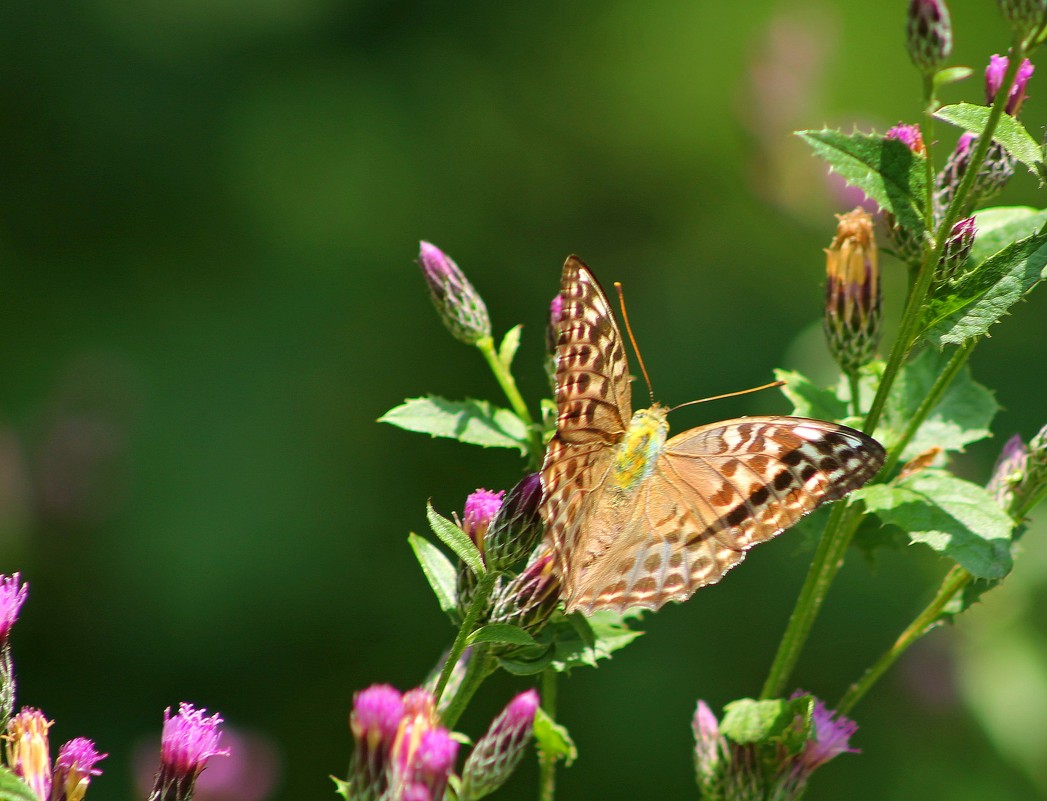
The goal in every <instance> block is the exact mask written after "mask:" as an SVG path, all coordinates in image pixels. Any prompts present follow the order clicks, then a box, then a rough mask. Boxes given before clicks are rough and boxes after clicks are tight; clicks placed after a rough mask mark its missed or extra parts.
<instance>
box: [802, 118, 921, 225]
mask: <svg viewBox="0 0 1047 801" xmlns="http://www.w3.org/2000/svg"><path fill="white" fill-rule="evenodd" d="M796 133H797V136H799V137H800V138H801V139H803V140H804V141H805V142H807V144H809V145H810V146H811V148H812V149H813V150H814V152H815V153H816V154H817V155H819V156H821V157H822V158H823V159H825V160H826V161H827V162H829V166H830V167H831V168H832V169H833V170H835V171H836V172H838V173H839V174H840V175H841V176H842V177H843V179H844V180H846V181H847V183H849V184H850V185H851V186H856V187H858V188H859V189H861V190H862V191H863V192H865V194H867V195H868V196H869V197H871V198H872V199H873V200H875V201H876V202H877V203H879V204H880V207H881V208H882V209H884V210H886V211H889V212H891V213H892V214H894V216H895V217H896V218H897V220H898V222H899V223H901V224H902V225H903V226H905V227H906V228H908V229H910V230H911V231H914V232H916V233H922V232H923V231H924V221H923V198H924V197H926V195H927V177H926V174H925V167H924V157H923V156H921V155H918V154H916V153H913V152H912V151H911V150H909V148H908V147H907V146H906V145H905V143H904V142H900V141H898V140H896V139H885V138H884V137H883V136H882V135H880V134H862V133H853V134H845V133H842V132H841V131H836V130H832V129H828V128H826V129H822V130H820V131H797V132H796Z"/></svg>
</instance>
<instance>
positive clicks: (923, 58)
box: [906, 0, 952, 74]
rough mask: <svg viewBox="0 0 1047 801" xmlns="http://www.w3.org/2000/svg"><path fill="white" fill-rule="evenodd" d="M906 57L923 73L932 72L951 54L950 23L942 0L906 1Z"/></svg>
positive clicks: (947, 11)
mask: <svg viewBox="0 0 1047 801" xmlns="http://www.w3.org/2000/svg"><path fill="white" fill-rule="evenodd" d="M906 44H907V45H908V48H909V58H911V59H912V63H913V64H915V65H916V67H917V68H918V69H919V70H920V71H921V72H923V73H925V74H926V73H931V72H936V71H937V70H939V69H940V68H941V66H942V65H943V64H944V63H945V60H946V59H947V58H948V57H949V54H950V53H952V22H951V21H950V20H949V9H948V8H947V7H946V5H945V0H909V17H908V24H907V26H906Z"/></svg>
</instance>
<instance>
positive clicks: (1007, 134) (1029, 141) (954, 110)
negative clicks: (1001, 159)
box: [934, 103, 1047, 180]
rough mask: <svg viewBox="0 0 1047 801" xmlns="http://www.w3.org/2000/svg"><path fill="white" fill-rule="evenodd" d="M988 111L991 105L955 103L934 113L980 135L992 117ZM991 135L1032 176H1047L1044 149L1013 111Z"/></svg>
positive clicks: (997, 125)
mask: <svg viewBox="0 0 1047 801" xmlns="http://www.w3.org/2000/svg"><path fill="white" fill-rule="evenodd" d="M989 111H990V109H989V107H988V106H977V105H974V104H973V103H956V104H955V105H952V106H943V107H942V108H940V109H938V110H937V111H936V112H934V116H935V117H937V118H938V119H940V120H945V122H949V123H952V124H953V125H956V126H958V127H960V128H963V129H964V130H965V131H970V132H971V133H973V134H975V135H977V134H980V133H981V132H982V131H983V130H985V123H986V122H987V121H988V120H989ZM992 138H993V141H996V142H999V143H1000V144H1001V145H1003V146H1004V147H1005V148H1006V149H1007V152H1008V153H1010V154H1011V155H1012V156H1014V157H1015V158H1016V159H1018V161H1020V162H1021V163H1022V164H1024V165H1025V166H1026V167H1028V168H1029V172H1031V173H1032V174H1033V175H1035V176H1037V177H1038V178H1040V179H1041V180H1042V179H1043V178H1044V177H1045V175H1047V173H1045V171H1044V164H1043V151H1042V150H1041V149H1040V145H1039V143H1038V142H1037V141H1036V140H1035V139H1033V138H1032V135H1031V134H1030V133H1029V132H1028V131H1027V130H1025V126H1024V125H1022V124H1021V123H1020V122H1018V120H1017V119H1015V118H1014V117H1012V116H1011V115H1010V114H1002V115H1001V116H1000V121H999V122H998V123H997V124H996V131H995V132H994V133H993V136H992Z"/></svg>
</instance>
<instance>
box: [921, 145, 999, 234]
mask: <svg viewBox="0 0 1047 801" xmlns="http://www.w3.org/2000/svg"><path fill="white" fill-rule="evenodd" d="M977 141H978V137H976V136H975V135H974V134H972V133H970V132H969V131H964V132H963V133H962V134H960V138H959V139H958V140H957V141H956V147H955V148H954V149H953V152H952V153H951V154H950V155H949V158H948V159H946V161H945V166H944V167H942V169H941V172H939V173H938V176H937V178H936V179H935V193H934V208H935V214H936V215H938V216H941V215H942V214H944V212H945V210H946V209H947V208H948V207H949V204H950V203H952V199H953V197H954V196H955V194H956V190H957V189H959V187H960V182H961V181H962V180H963V176H964V175H965V174H966V172H967V170H968V168H969V167H970V163H971V157H972V156H973V153H974V146H975V144H976V143H977ZM1014 165H1015V159H1014V156H1012V155H1011V154H1010V153H1008V152H1007V149H1006V148H1004V147H1003V145H1001V144H1000V143H999V142H992V143H991V144H990V145H989V149H988V151H987V152H986V154H985V160H984V161H983V162H982V166H981V169H980V170H978V175H977V176H976V177H975V179H974V183H973V184H972V185H971V191H970V194H968V196H967V198H966V201H965V202H964V204H963V207H962V208H961V209H960V214H962V215H963V216H968V215H969V214H970V212H971V210H972V209H973V208H974V207H975V206H977V205H978V204H979V203H981V202H983V201H985V200H988V199H989V198H991V197H993V196H994V195H996V194H998V193H999V192H1000V191H1001V190H1002V189H1003V188H1004V186H1006V185H1007V182H1008V181H1009V180H1010V179H1011V176H1013V175H1014Z"/></svg>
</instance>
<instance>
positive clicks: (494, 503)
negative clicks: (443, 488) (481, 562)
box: [462, 489, 505, 552]
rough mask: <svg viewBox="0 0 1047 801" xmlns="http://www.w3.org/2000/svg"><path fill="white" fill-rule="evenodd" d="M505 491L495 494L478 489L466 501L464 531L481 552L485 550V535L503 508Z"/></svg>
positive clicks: (463, 517) (463, 514)
mask: <svg viewBox="0 0 1047 801" xmlns="http://www.w3.org/2000/svg"><path fill="white" fill-rule="evenodd" d="M503 497H505V490H499V491H498V492H494V491H493V490H485V489H478V490H477V491H476V492H474V493H472V494H470V495H469V497H468V498H466V499H465V508H464V510H463V512H462V529H463V530H464V531H465V533H466V534H468V535H469V539H471V540H472V541H473V543H474V544H475V545H476V547H477V548H479V549H480V551H481V552H483V550H484V535H485V534H486V533H487V529H488V528H489V527H490V525H491V521H492V520H494V516H495V515H496V514H498V510H499V509H501V508H502V498H503Z"/></svg>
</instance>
